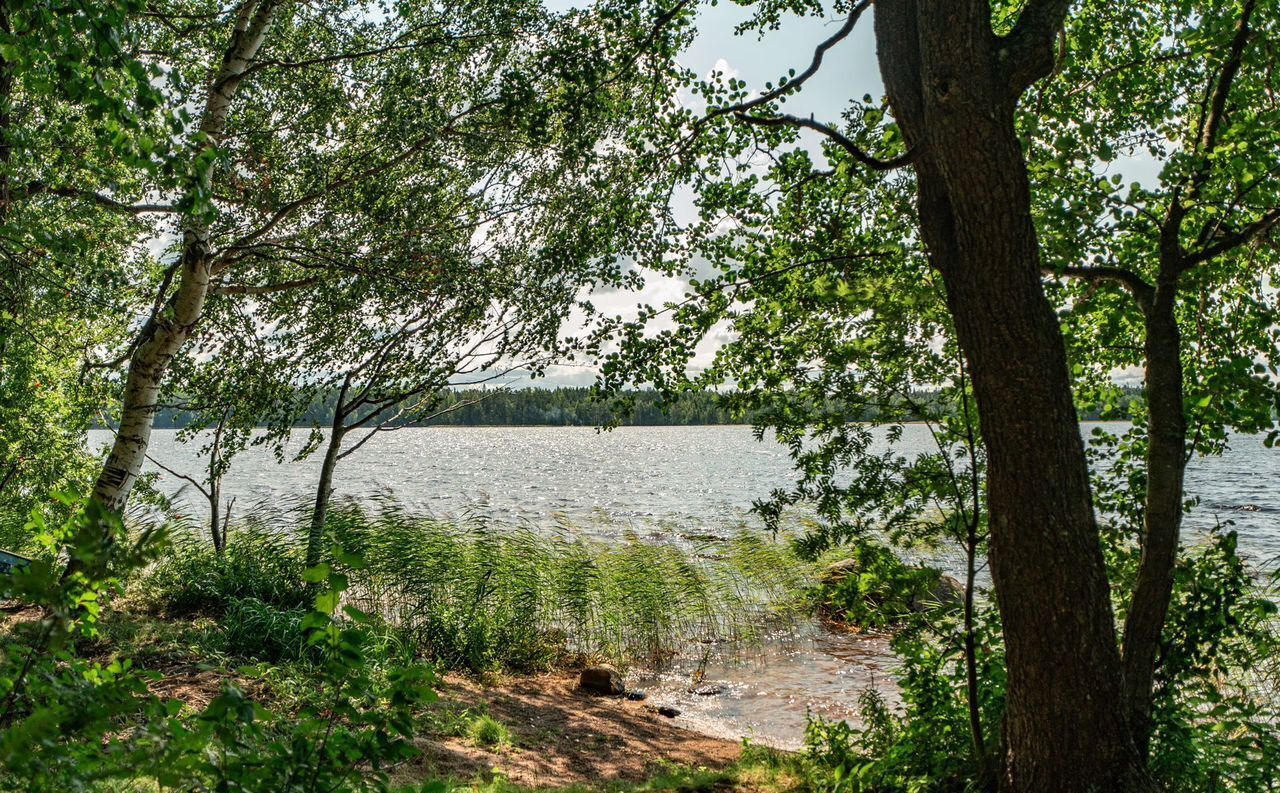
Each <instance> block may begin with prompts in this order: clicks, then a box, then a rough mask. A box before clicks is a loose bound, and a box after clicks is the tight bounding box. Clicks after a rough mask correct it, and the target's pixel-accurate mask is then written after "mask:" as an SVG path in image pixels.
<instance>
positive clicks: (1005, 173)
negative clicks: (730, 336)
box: [642, 0, 1150, 791]
mask: <svg viewBox="0 0 1280 793" xmlns="http://www.w3.org/2000/svg"><path fill="white" fill-rule="evenodd" d="M870 5H871V4H870V2H861V3H857V4H852V5H851V6H849V7H845V8H843V9H842V10H844V11H846V12H847V17H846V19H845V22H844V24H843V25H842V26H841V27H840V29H839V30H838V31H837V32H836V33H835V34H834V35H833V36H832V37H830V38H829V39H828V40H827V41H825V42H823V43H822V44H821V45H819V46H818V48H817V49H816V51H815V53H814V58H813V60H812V62H811V64H810V65H809V66H808V68H806V69H804V70H802V71H801V72H800V73H799V74H797V75H794V76H793V77H791V78H790V79H788V80H786V81H781V82H780V83H779V85H778V86H777V87H769V88H768V90H766V91H764V92H762V93H759V94H756V95H754V96H751V95H749V94H748V93H747V91H746V88H745V85H743V84H741V83H739V82H738V81H733V82H731V83H730V85H729V90H728V93H727V95H724V94H723V92H722V94H721V95H719V96H717V95H715V94H713V96H712V99H711V106H710V107H709V109H708V111H707V112H706V113H705V114H703V115H701V116H700V117H698V116H696V114H693V113H691V112H689V111H687V110H686V111H683V112H678V113H676V114H675V115H676V118H677V125H683V126H684V127H685V129H686V130H687V134H683V135H682V138H683V140H685V141H687V140H689V139H690V138H693V137H695V136H696V135H697V134H699V133H702V134H706V131H707V130H708V129H710V128H716V127H715V126H713V125H712V122H715V121H718V120H722V119H732V120H733V121H734V122H736V123H740V124H745V125H749V126H753V127H759V128H762V129H766V130H776V129H779V128H786V129H793V130H805V131H810V132H816V133H818V134H819V135H820V136H821V137H822V138H824V139H826V140H828V141H830V142H831V143H832V144H833V145H836V146H839V147H840V148H841V149H843V150H844V152H845V154H846V155H847V156H848V158H850V159H851V160H853V161H855V162H857V163H858V164H859V166H860V167H864V168H869V169H872V170H878V171H892V170H895V169H899V168H905V167H908V166H909V167H910V168H911V171H912V174H913V176H914V191H915V199H916V201H915V203H916V215H917V219H918V223H919V234H920V240H921V241H922V242H923V245H924V248H925V250H926V251H927V253H928V256H929V259H930V262H931V265H932V266H933V268H934V269H935V270H936V271H937V272H938V274H939V275H940V277H941V281H942V284H943V286H944V289H945V294H946V300H947V305H948V308H949V313H950V316H951V320H952V324H953V329H954V333H955V339H956V341H957V343H958V345H959V348H960V350H961V351H962V352H963V355H964V359H965V370H966V371H967V373H968V375H969V377H970V382H971V387H972V390H973V394H974V397H975V400H976V403H977V407H978V415H979V416H980V419H981V433H982V439H983V442H984V446H985V448H986V451H987V469H986V470H987V484H986V487H987V510H988V512H987V514H988V517H989V527H990V555H989V556H990V563H991V571H992V578H993V581H994V583H995V587H996V596H997V600H998V604H999V608H1000V615H1001V622H1002V625H1003V631H1004V636H1005V642H1006V647H1007V666H1008V697H1007V703H1006V709H1005V715H1004V728H1003V736H1004V741H1005V746H1004V749H1005V752H1004V758H1003V768H1002V770H1001V787H1002V788H1003V789H1006V790H1017V791H1031V790H1035V791H1086V790H1122V789H1124V790H1139V789H1147V788H1149V787H1150V782H1149V780H1148V779H1147V777H1146V775H1145V773H1144V771H1143V768H1142V762H1141V759H1140V756H1139V753H1138V751H1137V748H1136V745H1135V743H1134V741H1133V738H1132V735H1131V731H1130V728H1129V725H1128V723H1127V720H1126V718H1125V714H1124V713H1122V712H1120V711H1119V710H1118V709H1116V708H1115V707H1114V703H1115V702H1117V701H1120V698H1121V696H1122V693H1123V672H1122V666H1121V659H1120V653H1119V648H1118V646H1117V642H1116V637H1115V629H1114V614H1113V611H1112V605H1111V600H1110V592H1109V587H1108V580H1107V575H1106V569H1105V565H1104V559H1103V554H1102V550H1101V547H1100V543H1099V534H1098V526H1097V522H1096V518H1095V515H1094V512H1093V504H1092V498H1091V492H1090V480H1089V470H1088V465H1087V460H1086V455H1085V449H1084V444H1083V442H1082V439H1081V436H1080V428H1079V423H1078V420H1077V415H1076V409H1075V405H1074V403H1073V400H1072V389H1071V386H1072V381H1071V376H1070V372H1069V370H1068V367H1067V360H1066V350H1065V347H1064V344H1063V339H1062V334H1061V331H1060V329H1059V326H1058V320H1057V318H1056V316H1055V314H1054V312H1053V310H1052V307H1051V305H1050V303H1049V301H1048V300H1047V298H1046V296H1045V291H1044V289H1043V287H1042V284H1041V277H1040V273H1041V268H1042V257H1041V250H1040V243H1039V238H1038V232H1037V228H1036V224H1035V221H1034V217H1033V213H1032V209H1033V207H1032V192H1031V185H1030V182H1029V180H1028V173H1027V162H1026V155H1025V153H1024V150H1023V146H1022V141H1021V140H1020V138H1019V135H1018V128H1017V123H1018V117H1019V105H1020V103H1021V102H1022V101H1023V98H1024V95H1026V93H1027V92H1028V90H1029V89H1030V88H1031V87H1032V86H1034V85H1035V84H1036V83H1038V82H1039V81H1041V80H1042V79H1043V78H1045V77H1047V76H1049V75H1050V73H1051V72H1052V71H1053V69H1054V65H1055V63H1056V60H1057V51H1058V47H1057V42H1058V39H1059V36H1060V33H1061V29H1062V26H1063V24H1064V21H1065V18H1066V14H1067V10H1068V6H1069V4H1068V3H1066V2H1057V0H1032V2H1028V3H1024V4H1021V5H1020V6H1016V7H1015V6H1012V5H1010V6H1005V5H997V6H996V7H995V8H993V7H992V6H991V5H990V4H989V3H987V2H979V1H978V0H972V1H970V0H965V1H964V2H956V3H947V4H926V3H921V2H915V1H914V0H882V1H881V2H878V3H876V4H875V39H876V44H877V54H878V57H879V61H880V69H881V76H882V78H883V80H884V83H885V88H886V93H887V98H888V109H889V110H890V112H891V113H892V119H893V121H892V124H886V125H885V127H884V131H885V135H884V136H883V138H882V141H875V143H877V145H881V146H883V147H884V149H885V152H886V153H884V154H873V153H872V147H871V146H869V145H867V144H868V142H869V141H867V140H866V139H861V140H859V139H857V138H856V137H851V136H850V135H847V134H845V133H843V132H842V131H840V130H839V129H837V128H836V127H833V126H830V125H828V124H825V123H823V122H820V121H817V120H815V119H813V118H802V117H797V116H793V115H789V114H786V113H782V112H780V109H779V105H780V104H781V102H782V101H784V100H785V98H786V96H787V95H788V94H790V93H791V92H793V91H795V90H797V89H799V88H800V87H801V86H803V85H804V83H805V82H806V81H807V80H808V79H809V78H811V77H812V75H813V74H815V73H816V72H817V71H818V69H819V68H820V66H821V63H822V57H823V55H824V53H825V52H826V51H827V50H828V49H830V48H831V47H833V46H835V45H836V44H837V43H839V42H840V41H842V40H843V39H845V38H846V37H847V36H848V35H849V34H850V33H851V32H852V30H853V29H854V26H855V25H856V24H857V22H858V20H859V18H860V17H861V16H862V15H863V14H864V13H865V12H866V11H867V10H868V9H869V8H870ZM811 8H812V7H811V6H810V5H809V4H787V3H762V4H760V10H759V12H758V14H757V17H756V22H757V24H765V25H773V24H779V20H780V12H781V11H782V10H783V9H789V10H810V9H811ZM767 142H768V140H767V139H766V141H765V143H766V144H767ZM676 148H677V150H679V149H680V148H681V147H680V146H677V147H676ZM765 150H766V151H767V146H766V147H765ZM854 363H855V362H853V361H851V362H850V364H854ZM645 373H647V372H645V371H644V370H642V374H645Z"/></svg>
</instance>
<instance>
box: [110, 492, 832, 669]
mask: <svg viewBox="0 0 1280 793" xmlns="http://www.w3.org/2000/svg"><path fill="white" fill-rule="evenodd" d="M302 525H303V523H302V520H301V518H300V516H299V514H298V513H297V512H296V511H295V510H272V509H271V508H270V507H269V506H260V507H258V508H256V509H255V510H253V511H252V512H245V513H241V515H240V516H239V517H238V518H237V519H236V520H235V521H234V522H233V524H232V526H231V527H230V531H229V534H228V543H227V548H226V550H225V552H224V554H223V555H221V556H219V555H217V554H215V553H214V552H213V550H212V548H211V547H210V546H209V544H208V541H207V539H206V538H204V537H203V536H202V535H200V534H199V533H197V532H194V531H190V532H187V533H186V534H184V535H182V536H180V537H178V538H177V539H176V541H175V544H174V548H173V551H172V553H171V554H170V555H169V556H168V557H167V558H165V559H164V560H162V561H161V562H160V563H158V564H156V565H155V566H153V568H152V569H150V570H148V571H147V572H146V573H145V574H144V575H143V576H142V577H141V578H140V580H139V581H137V582H136V583H135V585H134V587H133V589H134V591H135V592H137V593H138V596H139V597H141V599H142V600H143V601H144V603H145V604H146V605H147V607H148V608H150V609H151V610H152V611H154V612H158V613H161V614H163V615H165V616H169V617H177V618H181V617H188V616H212V617H216V618H219V630H220V631H221V632H222V634H224V641H223V644H225V646H226V647H227V652H228V654H232V655H238V656H241V657H252V658H256V659H260V660H268V661H276V660H285V659H296V658H298V657H300V655H301V654H302V652H303V650H302V648H301V647H300V641H301V639H300V636H301V633H300V628H299V627H298V626H299V624H300V620H301V616H302V614H303V613H304V612H305V609H306V608H307V607H308V604H309V603H310V600H311V598H312V597H313V595H314V593H313V591H312V590H311V589H310V588H309V587H308V586H307V585H306V584H304V583H303V581H302V571H303V560H302V548H301V542H300V538H301V537H302V536H303V532H302V530H301V529H302ZM326 529H327V532H328V534H329V538H330V539H331V541H332V542H333V543H334V545H335V547H340V548H342V549H343V551H344V552H345V553H349V554H354V555H355V556H357V557H359V558H360V559H361V560H362V562H361V564H360V565H359V566H358V567H359V569H349V570H348V569H344V572H345V573H346V574H347V575H348V577H349V580H350V589H349V590H348V591H347V592H346V594H345V599H346V604H347V605H351V606H354V607H355V608H358V609H360V610H361V611H364V612H367V613H369V614H372V615H375V616H376V618H377V620H378V622H379V626H378V628H379V630H378V635H379V637H380V641H382V642H383V643H384V644H385V645H386V647H385V651H386V652H388V653H392V654H394V655H396V656H397V657H401V658H404V657H411V656H412V657H420V658H427V659H430V660H432V661H434V662H436V663H438V664H440V665H441V666H443V667H445V668H450V669H459V670H466V671H470V672H474V673H486V672H494V671H517V672H532V671H540V670H546V669H549V668H553V667H556V666H560V665H565V664H571V663H575V662H584V661H589V660H593V659H606V660H610V661H614V662H616V663H621V664H627V663H630V662H634V661H640V662H645V663H658V662H661V661H663V660H666V659H668V658H670V657H672V656H673V655H675V654H677V653H678V652H680V651H681V650H682V649H686V648H689V647H694V646H697V647H700V648H705V647H708V646H722V645H726V644H729V643H735V642H743V641H747V640H750V639H753V638H756V637H757V636H758V635H759V633H758V632H759V631H761V630H763V629H766V628H767V627H768V626H770V625H771V624H774V623H775V622H776V621H777V620H778V619H780V618H783V617H786V616H789V615H791V614H794V613H796V612H798V610H799V609H800V608H802V607H803V593H804V592H805V590H806V589H807V587H808V586H810V585H811V584H812V567H811V565H809V564H807V563H804V562H801V561H799V560H797V559H796V558H795V557H794V556H793V555H792V554H791V553H790V551H789V549H788V546H787V544H786V543H785V542H782V541H775V540H773V539H772V538H771V537H770V536H769V535H767V534H763V533H761V532H754V531H752V530H750V529H748V528H746V527H742V528H740V529H739V530H738V531H737V532H735V533H733V534H732V535H730V536H726V537H715V536H706V537H704V538H699V539H697V540H694V541H688V540H684V539H674V540H664V539H661V538H654V537H641V536H640V535H638V534H637V533H635V532H626V533H624V534H623V536H621V537H620V538H618V539H617V540H616V541H615V542H612V543H610V542H602V541H598V540H593V539H587V538H585V537H584V536H583V535H584V534H585V533H586V532H584V531H578V530H576V529H575V527H572V526H569V525H567V524H564V523H562V524H561V525H559V526H557V527H552V528H543V527H535V526H532V525H529V524H527V523H502V522H497V521H494V520H492V519H490V518H488V517H486V516H482V515H472V516H468V517H465V518H463V519H461V520H456V521H454V520H448V521H446V520H440V519H436V518H433V517H431V516H429V515H423V514H421V513H417V512H414V511H410V510H408V509H406V508H405V507H403V506H402V505H401V504H399V503H397V502H395V501H394V500H391V499H380V500H374V501H373V502H372V503H371V504H369V503H366V504H359V505H358V504H355V503H353V502H346V503H341V504H338V505H335V507H334V508H333V509H332V510H331V511H330V515H329V519H328V521H327V525H326ZM335 564H336V562H335Z"/></svg>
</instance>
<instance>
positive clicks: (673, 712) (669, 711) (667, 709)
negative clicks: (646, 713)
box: [653, 705, 680, 719]
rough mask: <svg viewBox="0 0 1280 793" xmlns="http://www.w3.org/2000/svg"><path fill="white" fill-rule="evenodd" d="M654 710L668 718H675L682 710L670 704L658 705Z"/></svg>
mask: <svg viewBox="0 0 1280 793" xmlns="http://www.w3.org/2000/svg"><path fill="white" fill-rule="evenodd" d="M653 710H655V711H656V712H657V714H658V715H659V716H666V717H667V718H668V719H674V718H675V717H676V716H679V715H680V711H679V710H677V709H675V708H673V707H671V706H670V705H659V706H658V707H656V708H653Z"/></svg>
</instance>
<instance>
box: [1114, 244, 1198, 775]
mask: <svg viewBox="0 0 1280 793" xmlns="http://www.w3.org/2000/svg"><path fill="white" fill-rule="evenodd" d="M1178 267H1179V265H1178V263H1177V262H1174V263H1170V264H1167V265H1166V266H1164V267H1162V268H1161V277H1160V279H1159V281H1158V282H1157V284H1156V289H1155V294H1154V298H1153V299H1152V300H1151V302H1150V304H1149V305H1148V306H1147V307H1146V312H1145V313H1146V342H1145V345H1144V353H1145V357H1146V367H1147V376H1146V385H1147V405H1148V432H1147V435H1148V437H1147V493H1146V503H1145V505H1144V513H1143V521H1144V524H1143V533H1142V558H1141V561H1140V562H1139V566H1138V579H1137V581H1136V582H1135V584H1134V589H1133V599H1132V601H1131V602H1130V604H1129V613H1128V615H1127V617H1126V619H1125V623H1124V672H1125V692H1124V694H1125V698H1124V702H1125V711H1126V714H1127V716H1128V718H1129V725H1130V729H1131V730H1132V732H1133V736H1134V740H1135V741H1136V742H1137V745H1138V749H1139V751H1140V752H1141V753H1142V754H1143V755H1144V756H1145V755H1146V753H1147V746H1148V742H1149V739H1150V732H1151V700H1152V694H1153V691H1152V684H1153V682H1154V677H1155V665H1156V658H1157V656H1158V654H1159V650H1160V636H1161V633H1162V631H1163V629H1164V620H1165V616H1166V615H1167V613H1168V611H1169V598H1170V596H1171V594H1172V592H1173V570H1174V565H1175V564H1176V562H1177V558H1178V541H1179V534H1180V532H1181V528H1182V479H1183V475H1184V473H1185V469H1186V460H1187V458H1186V443H1187V420H1186V414H1185V413H1184V409H1183V393H1182V357H1181V347H1182V339H1181V334H1180V333H1179V331H1178V321H1177V318H1176V317H1175V315H1174V308H1175V306H1176V303H1177V290H1178V284H1177V272H1178Z"/></svg>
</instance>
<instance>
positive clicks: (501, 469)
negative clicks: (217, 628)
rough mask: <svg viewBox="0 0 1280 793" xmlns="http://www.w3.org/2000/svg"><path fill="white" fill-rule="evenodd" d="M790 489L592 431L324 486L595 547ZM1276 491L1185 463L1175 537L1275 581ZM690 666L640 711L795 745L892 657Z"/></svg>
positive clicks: (248, 486)
mask: <svg viewBox="0 0 1280 793" xmlns="http://www.w3.org/2000/svg"><path fill="white" fill-rule="evenodd" d="M109 437H110V435H109V433H108V432H106V431H96V432H94V433H92V435H91V438H90V442H91V444H93V445H94V446H95V447H96V446H101V445H103V444H105V443H106V442H107V441H108V440H109ZM928 444H929V437H928V433H927V430H926V429H925V428H924V427H921V426H909V427H907V428H906V431H905V433H904V437H903V445H902V447H901V448H902V450H903V452H904V453H910V452H911V451H913V450H922V449H926V448H928ZM199 448H200V442H199V441H196V442H190V443H185V444H183V443H180V442H178V441H177V438H176V433H175V432H173V431H172V430H157V431H156V433H155V435H154V439H153V443H152V452H151V453H152V455H153V456H154V457H155V458H156V459H158V460H159V461H161V462H163V463H164V464H165V465H167V466H169V467H171V468H173V469H175V470H177V471H179V472H181V473H184V474H190V475H194V476H196V477H199V475H200V464H199V461H198V452H199ZM296 448H297V445H295V450H296ZM149 467H150V466H149ZM317 467H318V458H317V457H315V456H313V457H312V458H311V459H308V460H305V461H302V462H299V463H285V464H278V463H277V462H276V460H275V458H274V456H273V455H271V454H270V453H268V452H267V451H266V450H264V449H262V448H251V449H249V450H248V451H246V452H244V453H243V454H242V455H241V456H239V457H237V458H236V460H235V462H234V465H233V466H232V469H231V472H230V474H229V475H228V477H227V479H226V481H225V484H224V490H225V494H226V495H227V496H234V497H236V499H237V501H236V504H237V506H236V511H241V510H243V509H245V508H246V507H247V506H248V505H250V504H252V503H254V502H256V501H263V500H266V501H271V502H276V503H279V502H282V501H288V500H291V499H297V500H299V501H305V500H307V499H309V498H310V494H311V492H312V491H313V489H314V487H315V477H316V474H317ZM150 468H151V470H156V469H154V468H153V467H150ZM791 476H792V474H791V461H790V458H789V457H788V455H787V452H786V449H784V448H783V447H781V446H779V445H778V444H776V443H773V442H771V441H768V440H766V441H764V442H757V441H756V440H755V439H754V438H753V436H752V434H751V431H750V429H749V428H747V427H719V426H712V427H622V428H619V429H616V430H614V431H612V432H606V433H601V432H597V431H595V430H594V429H590V428H578V427H428V428H420V429H414V428H409V429H402V430H397V431H395V432H389V433H384V434H381V435H379V436H377V437H375V438H374V439H373V440H371V441H370V442H369V443H368V444H367V445H365V446H364V447H363V448H362V449H360V450H359V451H358V452H356V453H355V454H354V455H352V456H351V457H350V458H348V459H347V460H345V461H343V463H342V464H341V466H340V467H339V469H338V473H337V477H336V487H337V495H338V497H339V498H343V497H349V498H353V499H356V500H369V499H373V498H376V497H379V496H381V495H385V494H394V495H395V497H396V498H397V499H398V500H399V501H400V502H402V503H404V504H406V505H408V506H412V507H416V508H421V509H426V510H428V511H430V512H432V513H434V514H436V515H439V516H442V517H448V516H460V515H464V514H468V513H473V512H481V513H483V514H487V515H490V516H492V517H494V518H497V519H502V520H520V521H526V522H530V523H532V524H534V525H544V526H550V525H553V524H554V523H556V522H557V521H558V520H568V521H569V522H570V523H572V524H573V525H575V527H577V530H578V531H582V532H585V533H589V534H591V535H594V536H596V537H597V538H599V539H604V540H608V539H610V538H616V537H619V536H621V535H622V534H623V533H624V532H627V531H637V532H639V533H642V534H646V535H652V536H655V537H657V538H661V539H668V540H671V541H674V542H681V541H682V538H684V537H696V536H702V535H707V534H712V535H717V534H720V533H722V532H724V531H726V530H728V529H730V528H732V527H735V526H738V525H742V524H747V525H756V526H758V525H760V524H759V521H758V519H756V518H755V517H754V516H753V515H752V513H751V511H750V510H751V505H752V502H753V501H755V500H756V499H758V498H762V497H766V496H768V494H769V493H770V491H772V490H773V489H774V488H779V487H786V486H787V485H788V484H789V483H790V482H791ZM1278 481H1280V449H1267V448H1265V447H1264V446H1263V444H1262V441H1261V438H1256V437H1245V438H1239V439H1237V440H1236V441H1235V442H1234V443H1233V444H1232V449H1231V450H1230V451H1229V452H1228V453H1227V454H1226V455H1224V456H1223V457H1221V458H1211V459H1207V460H1196V461H1194V462H1193V463H1192V465H1191V468H1190V470H1189V471H1188V476H1187V491H1188V495H1190V496H1199V497H1200V498H1201V506H1200V508H1198V509H1197V510H1196V511H1195V512H1194V513H1192V516H1191V518H1190V519H1189V520H1188V529H1189V535H1192V536H1194V534H1195V533H1196V532H1198V531H1203V530H1205V529H1206V528H1209V527H1211V526H1213V525H1214V523H1215V521H1217V520H1223V521H1226V520H1230V521H1232V522H1233V523H1234V524H1235V528H1236V529H1237V530H1238V531H1239V533H1240V548H1241V550H1242V552H1244V553H1245V554H1247V555H1248V556H1250V557H1251V558H1252V559H1253V560H1254V562H1255V564H1257V565H1258V566H1260V567H1265V568H1274V567H1275V566H1276V563H1277V559H1280V521H1278V520H1277V518H1278V517H1280V488H1277V487H1276V484H1277V482H1278ZM157 485H158V487H159V488H160V489H161V490H162V491H163V492H165V493H167V494H170V495H175V496H177V498H178V500H179V501H180V502H181V501H183V500H185V501H186V502H187V503H189V504H190V505H191V509H192V510H193V512H194V514H196V515H203V512H204V509H205V506H204V504H203V501H202V500H201V499H200V496H199V495H198V494H195V493H193V492H191V491H190V488H189V486H187V485H185V483H184V482H182V480H180V479H177V478H175V477H173V476H171V475H169V474H164V473H162V474H161V476H160V478H159V479H158V481H157ZM184 487H185V488H186V492H185V493H184V492H183V490H184ZM189 496H194V497H195V498H194V499H190V498H189ZM942 561H943V563H944V564H946V563H947V561H948V560H945V559H944V560H942ZM697 662H698V659H685V660H682V661H680V662H678V663H677V664H676V665H674V666H673V667H672V668H670V669H668V670H665V671H664V672H663V673H662V674H661V675H657V676H652V675H651V676H649V677H646V678H638V679H637V680H636V681H635V682H636V684H637V685H640V686H642V687H645V688H647V689H648V691H649V693H650V697H651V699H652V700H653V701H655V702H657V703H661V704H671V705H674V706H676V707H678V708H679V709H680V710H681V711H682V714H681V716H680V717H679V719H680V720H681V721H683V722H685V723H687V724H689V725H690V726H694V727H696V728H698V729H700V730H703V731H706V732H709V733H713V734H717V735H724V736H726V737H733V738H737V737H743V736H746V737H753V738H754V739H756V740H759V741H761V742H764V743H770V744H774V745H781V746H795V745H797V743H798V742H799V740H800V737H801V734H802V730H803V726H804V721H805V713H806V711H808V710H811V711H813V712H814V713H817V714H820V715H824V716H827V717H829V718H847V717H848V718H851V717H856V703H857V699H858V694H859V693H860V692H862V691H863V690H864V689H866V688H868V687H873V688H875V689H876V690H878V691H881V692H882V693H884V694H885V695H886V696H888V697H890V699H892V696H893V685H892V671H893V668H894V659H893V658H892V656H891V655H889V654H888V652H887V650H886V648H885V644H884V642H883V640H879V639H869V638H866V637H856V636H832V635H830V634H827V633H826V632H825V631H822V630H820V629H817V628H816V627H815V626H812V625H802V626H797V627H796V628H795V629H794V630H791V631H786V632H784V633H782V634H779V635H775V636H773V637H772V639H771V640H770V641H768V642H766V643H765V644H764V646H763V648H760V649H758V650H756V651H753V652H752V653H750V654H746V655H744V656H743V657H741V658H737V659H728V660H723V661H718V662H715V663H712V664H710V665H709V666H707V667H706V669H705V678H704V679H705V681H706V682H707V683H718V684H721V685H723V686H724V691H723V693H721V694H719V695H717V696H710V697H701V696H697V695H694V694H690V693H688V692H687V690H686V689H687V688H688V687H689V682H690V679H691V676H692V675H693V673H694V671H695V670H696V667H697V665H698V663H697Z"/></svg>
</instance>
